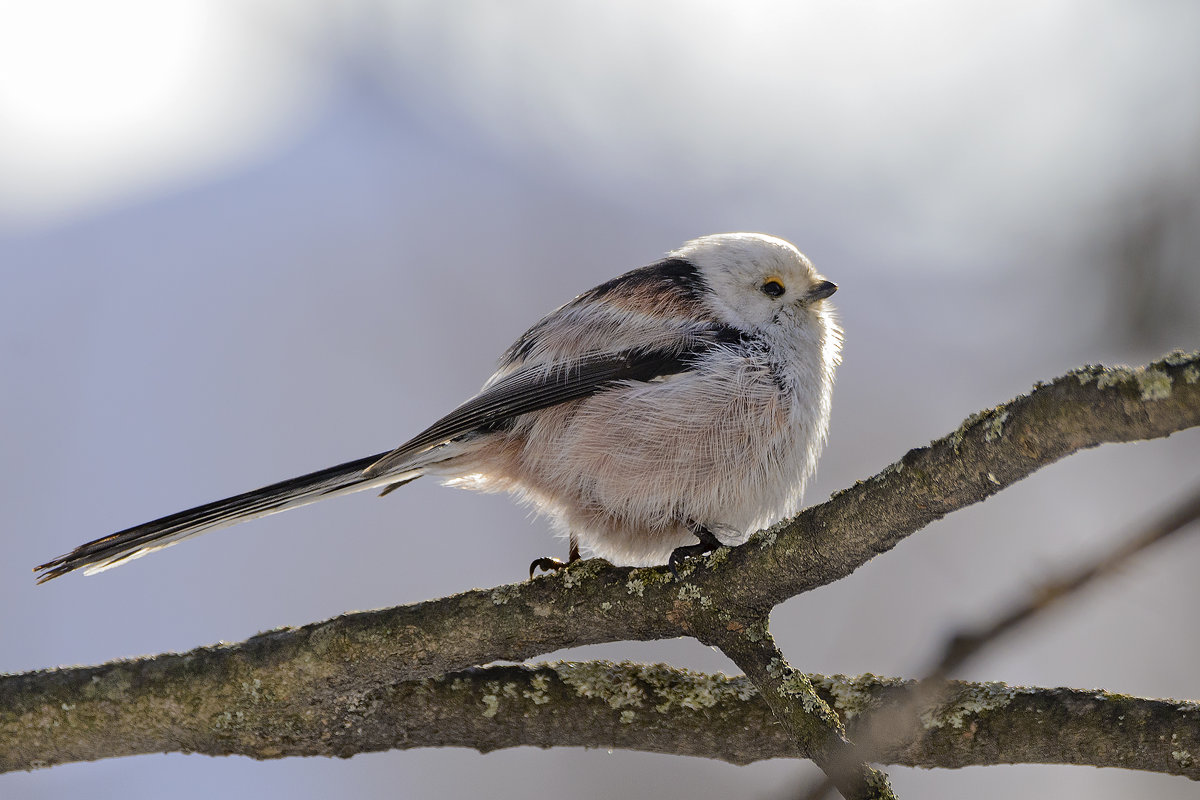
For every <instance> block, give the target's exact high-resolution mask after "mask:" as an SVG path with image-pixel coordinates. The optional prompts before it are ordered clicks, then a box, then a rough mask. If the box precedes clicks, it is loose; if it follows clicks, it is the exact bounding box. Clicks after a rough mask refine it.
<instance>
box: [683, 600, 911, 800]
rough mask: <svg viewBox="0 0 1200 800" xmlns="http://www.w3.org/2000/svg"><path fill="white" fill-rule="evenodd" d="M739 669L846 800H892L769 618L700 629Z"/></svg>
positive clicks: (884, 781)
mask: <svg viewBox="0 0 1200 800" xmlns="http://www.w3.org/2000/svg"><path fill="white" fill-rule="evenodd" d="M699 637H700V639H701V641H704V642H707V643H709V644H714V645H716V646H717V647H719V648H720V649H721V652H723V653H725V655H727V656H729V658H730V659H731V660H732V661H733V662H734V663H735V664H737V665H738V666H739V667H741V668H742V669H743V670H744V671H745V673H746V678H747V679H748V680H749V681H750V682H751V683H752V684H753V685H754V687H755V689H757V690H758V695H759V697H761V698H762V699H763V701H764V702H765V703H766V704H767V707H768V708H770V709H771V713H772V714H774V716H775V719H777V720H779V722H780V723H781V724H782V725H783V728H784V730H786V731H787V732H788V734H790V735H791V737H792V739H793V741H795V742H796V744H797V746H798V749H799V750H801V751H803V752H805V753H807V754H808V757H809V758H811V759H812V760H813V762H814V763H815V764H816V765H817V766H819V767H820V768H821V770H822V771H823V772H824V773H825V774H826V776H827V777H828V780H829V782H830V785H831V786H834V787H836V788H837V790H838V791H839V792H840V793H841V795H842V797H844V798H846V800H896V795H895V793H894V792H893V791H892V786H891V783H890V782H889V781H888V777H887V775H885V774H884V773H883V772H880V771H879V770H877V769H875V768H874V767H872V766H870V765H869V764H865V763H860V762H858V761H857V760H856V759H855V758H854V757H853V752H852V751H853V745H852V744H851V743H850V741H849V740H848V739H847V738H846V728H845V726H844V725H843V723H842V718H841V717H840V716H839V715H838V713H837V712H836V711H834V710H833V708H832V707H831V706H830V704H829V703H828V702H827V701H826V700H825V698H823V697H821V695H820V694H819V693H818V692H817V689H816V686H815V685H814V684H813V682H812V680H811V679H810V678H809V677H808V676H807V675H805V674H804V673H802V672H799V671H797V670H796V669H794V668H793V667H792V666H791V665H790V664H788V662H787V659H786V658H785V657H784V655H783V653H782V652H781V651H780V650H779V647H778V645H776V644H775V639H774V637H772V636H771V632H770V630H768V627H767V620H766V619H761V620H755V621H751V622H749V623H748V624H744V625H743V624H737V623H734V624H725V625H719V626H716V627H714V628H712V629H710V630H706V631H700V632H699Z"/></svg>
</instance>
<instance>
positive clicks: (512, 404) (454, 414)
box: [365, 345, 711, 478]
mask: <svg viewBox="0 0 1200 800" xmlns="http://www.w3.org/2000/svg"><path fill="white" fill-rule="evenodd" d="M710 346H711V345H710ZM705 349H707V347H706V348H705ZM698 352H699V351H698V350H697V351H692V352H690V353H664V352H652V353H637V352H628V353H617V354H613V353H605V354H602V355H596V356H588V357H585V358H583V359H580V360H579V361H578V362H576V363H574V364H572V365H571V366H570V367H564V368H558V369H551V370H549V371H546V370H545V369H544V368H541V367H532V368H530V369H527V370H522V371H521V372H518V373H516V374H514V375H510V376H509V377H507V378H505V379H504V380H502V381H500V382H499V383H497V384H496V385H495V386H493V387H491V388H490V389H488V390H487V391H486V392H484V393H483V394H480V395H478V396H476V397H473V398H471V399H470V400H468V401H467V402H465V403H463V404H462V405H461V406H459V407H458V408H456V409H455V410H454V411H451V412H450V413H449V414H447V415H446V416H444V417H442V418H441V419H440V420H438V421H437V422H435V423H433V424H432V425H430V426H429V427H428V428H426V429H425V430H424V431H422V432H421V433H419V434H417V435H416V436H415V437H413V438H412V439H410V440H409V441H407V442H405V443H404V444H402V445H401V446H400V447H398V448H396V449H395V450H393V451H392V452H391V453H388V454H387V455H386V456H385V457H384V458H382V459H380V460H379V462H378V463H376V464H373V465H372V466H371V467H370V468H368V469H367V470H366V472H365V475H366V477H368V478H372V477H375V476H377V475H381V474H383V473H384V472H386V471H387V470H388V469H390V468H392V467H393V466H395V465H397V464H399V463H401V462H403V461H404V460H405V459H407V458H408V457H410V456H413V455H416V454H418V453H421V452H423V451H425V450H428V449H429V448H431V447H435V446H436V445H439V444H442V443H444V442H448V441H450V440H452V439H455V438H457V437H459V436H462V435H463V434H466V433H470V432H471V431H474V430H476V429H478V428H482V427H486V426H489V425H495V424H497V423H499V422H503V421H504V420H507V419H511V418H512V417H516V416H519V415H521V414H528V413H530V412H532V411H538V410H541V409H543V408H549V407H550V406H554V405H558V404H559V403H566V402H568V401H570V400H577V399H579V398H581V397H586V396H588V395H590V394H595V393H596V392H598V391H601V390H603V389H605V388H607V387H609V386H611V385H613V384H614V383H616V382H618V381H624V380H635V381H648V380H652V379H653V378H658V377H663V376H665V375H673V374H677V373H680V372H683V371H685V370H687V369H688V367H689V365H690V363H691V360H692V359H693V358H694V357H695V355H697V354H698Z"/></svg>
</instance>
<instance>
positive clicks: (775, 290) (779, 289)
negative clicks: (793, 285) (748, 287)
mask: <svg viewBox="0 0 1200 800" xmlns="http://www.w3.org/2000/svg"><path fill="white" fill-rule="evenodd" d="M759 288H761V289H762V293H763V294H765V295H766V296H767V297H779V296H780V295H781V294H783V293H784V292H785V291H786V290H785V289H784V288H783V284H782V283H780V282H779V281H777V280H775V279H774V278H771V279H769V280H766V281H763V285H762V286H761V287H759Z"/></svg>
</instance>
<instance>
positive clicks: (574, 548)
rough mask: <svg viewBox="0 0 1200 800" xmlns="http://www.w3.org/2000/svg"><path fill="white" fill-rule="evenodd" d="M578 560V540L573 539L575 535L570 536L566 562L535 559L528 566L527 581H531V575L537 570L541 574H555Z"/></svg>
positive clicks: (545, 558) (554, 559) (547, 557)
mask: <svg viewBox="0 0 1200 800" xmlns="http://www.w3.org/2000/svg"><path fill="white" fill-rule="evenodd" d="M578 560H579V540H578V539H576V538H575V534H573V533H572V534H571V551H570V553H568V554H567V560H566V561H563V560H562V559H559V558H550V557H549V556H546V557H544V558H535V559H534V560H533V563H532V564H530V565H529V579H530V580H533V573H534V572H536V571H537V570H539V569H540V570H541V571H542V572H557V571H558V570H560V569H562V568H563V567H565V566H568V565H570V564H574V563H575V562H576V561H578Z"/></svg>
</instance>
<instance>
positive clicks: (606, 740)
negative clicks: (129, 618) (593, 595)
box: [0, 662, 1200, 780]
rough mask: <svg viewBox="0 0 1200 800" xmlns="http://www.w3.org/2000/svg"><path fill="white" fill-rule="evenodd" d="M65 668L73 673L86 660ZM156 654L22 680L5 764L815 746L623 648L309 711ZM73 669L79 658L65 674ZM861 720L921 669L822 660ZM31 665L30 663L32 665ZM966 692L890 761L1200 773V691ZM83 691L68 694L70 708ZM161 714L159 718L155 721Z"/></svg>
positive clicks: (3, 697)
mask: <svg viewBox="0 0 1200 800" xmlns="http://www.w3.org/2000/svg"><path fill="white" fill-rule="evenodd" d="M80 671H83V672H87V671H88V670H87V669H86V668H74V669H69V670H62V671H53V672H51V673H49V674H50V675H58V676H60V677H63V678H66V679H67V680H66V681H65V682H66V683H74V680H73V678H71V677H70V673H75V672H80ZM147 671H150V672H152V671H153V668H152V666H151V665H147V664H145V663H144V662H143V663H142V664H140V665H139V664H137V663H136V662H132V663H130V664H129V672H128V673H127V674H125V675H124V676H123V677H122V679H121V680H116V679H109V680H106V681H102V682H100V683H97V684H96V685H95V688H94V689H93V691H91V692H89V693H88V696H87V697H85V698H76V700H77V702H75V703H63V702H62V701H61V700H60V697H59V696H58V695H57V694H56V693H55V691H54V689H53V686H54V685H55V684H57V683H60V682H62V681H58V680H43V681H41V684H42V686H43V691H42V692H41V693H40V695H39V696H38V697H36V698H35V697H33V696H31V695H28V694H25V695H24V700H23V702H22V703H21V707H20V708H19V709H15V708H13V705H12V703H11V702H10V700H11V690H12V689H13V688H18V691H20V689H19V687H13V686H12V685H11V684H12V681H13V680H14V679H13V678H5V679H4V681H5V684H4V688H3V689H0V701H2V702H3V705H4V707H5V708H6V709H8V710H6V711H4V712H2V713H0V770H2V771H10V770H20V769H31V768H38V767H46V766H50V765H53V764H60V763H66V762H71V761H89V760H94V759H98V758H107V757H112V756H128V755H137V754H143V753H158V752H194V753H205V754H208V755H228V754H234V753H236V754H240V755H246V756H250V757H253V758H283V757H287V756H309V755H324V756H343V757H346V756H351V755H354V754H356V753H367V752H376V751H381V750H392V749H411V748H417V747H469V748H473V749H476V750H479V751H480V752H490V751H492V750H497V749H502V748H507V747H518V746H522V745H532V746H535V747H605V748H621V749H628V750H641V751H647V752H658V753H673V754H678V755H689V756H699V757H704V758H715V759H720V760H723V761H728V762H730V763H734V764H748V763H751V762H753V761H758V760H761V759H766V758H797V757H809V756H811V753H809V752H806V751H804V750H801V749H799V748H798V747H797V745H796V742H795V740H794V739H793V738H792V736H791V735H790V734H789V733H788V732H787V731H786V730H785V729H784V728H783V726H782V725H780V724H779V723H778V722H777V721H776V719H775V717H774V715H773V713H772V711H771V709H770V707H769V706H768V705H767V704H766V703H765V702H764V701H763V700H762V698H761V697H760V696H759V694H758V693H757V691H756V690H755V689H754V686H753V685H752V684H751V682H750V681H749V679H747V678H745V677H736V678H729V677H725V676H723V675H705V674H701V673H695V672H690V671H687V670H681V669H674V668H671V667H667V666H663V665H648V664H612V663H607V662H589V663H557V664H549V665H541V666H537V667H520V666H509V667H487V668H482V669H473V670H468V671H465V672H461V673H455V674H451V675H446V676H444V677H441V678H435V679H426V680H421V681H408V682H404V683H400V684H397V685H394V686H383V687H379V688H376V689H373V690H369V691H351V692H346V691H341V690H337V689H334V688H333V687H330V689H329V690H328V691H327V692H325V693H322V694H320V695H318V696H315V697H311V698H308V699H307V700H308V702H305V703H304V704H303V705H304V709H303V710H301V709H300V706H299V705H298V704H296V703H294V702H293V701H292V699H291V698H286V697H278V696H274V695H273V694H271V693H270V692H267V691H264V689H263V687H261V686H255V685H254V684H248V685H246V686H244V687H239V690H240V696H239V698H238V700H237V702H236V703H235V704H232V705H228V706H222V705H220V704H218V703H216V702H209V701H208V699H207V698H205V697H204V696H203V695H202V694H201V695H199V696H193V695H191V694H190V693H189V694H177V695H170V696H168V695H165V694H164V693H163V692H162V691H161V688H162V687H161V686H159V685H158V683H157V681H156V679H155V676H153V675H152V674H151V675H147V674H146V673H147ZM64 673H65V674H64ZM806 677H807V680H808V681H809V682H811V684H812V685H813V686H814V687H815V688H816V690H817V693H818V694H819V695H820V697H821V698H822V699H824V701H826V702H827V703H829V705H830V706H831V707H832V708H833V710H835V711H836V712H837V713H838V715H839V716H840V717H841V718H842V719H845V720H847V724H848V726H849V734H850V736H851V737H853V736H855V734H856V727H855V726H856V724H857V722H858V721H859V720H861V719H864V718H866V717H865V712H867V711H868V710H870V709H875V708H877V707H880V706H882V707H887V706H888V705H890V704H892V703H895V702H900V701H901V700H903V699H904V698H906V697H908V696H909V694H908V687H909V686H910V683H908V682H904V681H899V680H896V679H891V678H877V677H875V676H873V675H862V676H859V677H855V678H847V677H844V676H833V677H825V676H822V675H808V676H806ZM23 679H24V676H22V677H21V678H17V680H23ZM950 690H951V699H950V701H949V702H948V703H947V704H946V705H945V706H944V707H942V708H939V709H936V710H931V711H928V712H926V713H925V714H924V715H923V716H922V727H923V729H922V731H921V735H920V736H919V737H917V738H916V739H915V740H913V741H911V742H909V743H906V744H905V745H904V746H903V747H901V748H899V749H895V750H892V751H891V752H887V753H885V754H884V755H883V756H882V760H883V761H884V762H885V763H888V764H899V765H907V766H917V767H965V766H974V765H984V764H1017V763H1021V764H1081V765H1093V766H1101V767H1123V768H1126V769H1141V770H1149V771H1153V772H1162V773H1169V774H1173V775H1183V776H1186V777H1188V778H1191V779H1192V780H1200V704H1197V703H1177V702H1174V701H1169V700H1150V699H1145V698H1137V697H1129V696H1125V695H1114V694H1108V693H1105V692H1098V691H1095V690H1090V691H1081V690H1073V689H1039V688H1026V687H1010V686H1007V685H1005V684H1002V683H962V682H952V683H951V684H950ZM64 705H66V706H68V707H67V708H63V706H64ZM148 719H152V720H157V721H156V722H155V723H153V724H147V720H148Z"/></svg>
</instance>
